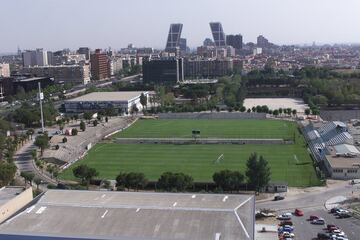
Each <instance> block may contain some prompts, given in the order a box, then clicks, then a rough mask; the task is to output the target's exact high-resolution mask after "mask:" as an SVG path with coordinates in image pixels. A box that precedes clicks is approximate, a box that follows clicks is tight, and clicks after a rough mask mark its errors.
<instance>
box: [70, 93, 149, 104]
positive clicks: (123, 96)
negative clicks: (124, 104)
mask: <svg viewBox="0 0 360 240" xmlns="http://www.w3.org/2000/svg"><path fill="white" fill-rule="evenodd" d="M141 93H143V92H140V91H139V92H92V93H89V94H85V95H83V96H80V97H77V98H73V99H70V100H67V101H66V102H94V101H98V102H102V101H104V102H115V101H129V100H131V99H134V98H137V97H139V96H140V95H141ZM144 93H146V92H144Z"/></svg>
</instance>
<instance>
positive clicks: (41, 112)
mask: <svg viewBox="0 0 360 240" xmlns="http://www.w3.org/2000/svg"><path fill="white" fill-rule="evenodd" d="M38 86H39V95H38V97H39V103H40V115H41V131H42V133H44V132H45V128H44V113H43V108H42V99H43V98H44V95H43V93H42V92H41V83H40V82H38Z"/></svg>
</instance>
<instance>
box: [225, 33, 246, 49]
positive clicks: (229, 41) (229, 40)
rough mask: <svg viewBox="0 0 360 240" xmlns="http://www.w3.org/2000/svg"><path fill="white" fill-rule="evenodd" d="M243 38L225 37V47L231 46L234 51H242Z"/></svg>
mask: <svg viewBox="0 0 360 240" xmlns="http://www.w3.org/2000/svg"><path fill="white" fill-rule="evenodd" d="M242 44H243V37H242V35H241V34H237V35H226V45H228V46H232V47H233V48H235V49H236V50H238V49H242Z"/></svg>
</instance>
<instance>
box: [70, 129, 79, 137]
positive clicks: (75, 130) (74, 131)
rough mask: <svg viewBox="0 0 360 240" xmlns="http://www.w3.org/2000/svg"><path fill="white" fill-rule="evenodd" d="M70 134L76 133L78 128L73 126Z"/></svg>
mask: <svg viewBox="0 0 360 240" xmlns="http://www.w3.org/2000/svg"><path fill="white" fill-rule="evenodd" d="M71 135H73V136H76V135H78V130H77V128H73V129H72V130H71Z"/></svg>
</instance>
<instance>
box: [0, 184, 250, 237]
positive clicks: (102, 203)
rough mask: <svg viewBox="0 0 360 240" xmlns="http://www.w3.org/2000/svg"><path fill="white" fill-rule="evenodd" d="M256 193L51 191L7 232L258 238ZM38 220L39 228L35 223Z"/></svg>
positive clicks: (7, 227)
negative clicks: (255, 231) (255, 211)
mask: <svg viewBox="0 0 360 240" xmlns="http://www.w3.org/2000/svg"><path fill="white" fill-rule="evenodd" d="M254 205H255V204H254V197H253V196H252V195H220V194H177V193H144V192H142V193H139V192H103V191H68V190H49V191H47V192H46V193H45V195H44V196H43V197H42V198H41V199H40V201H39V202H38V203H36V204H35V205H34V206H32V207H30V208H28V209H27V210H25V212H24V213H22V214H19V215H18V216H16V217H15V218H13V219H12V220H11V221H8V222H7V223H4V224H2V225H0V232H1V234H21V235H32V236H40V235H41V236H50V237H51V236H59V237H78V238H80V237H85V238H87V237H89V238H96V239H132V240H134V239H142V240H145V239H149V240H150V239H151V240H155V239H216V237H219V236H220V237H221V239H244V240H245V239H253V235H254V230H253V227H254V208H255V206H254ZM33 222H36V223H37V224H32V223H33Z"/></svg>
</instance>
